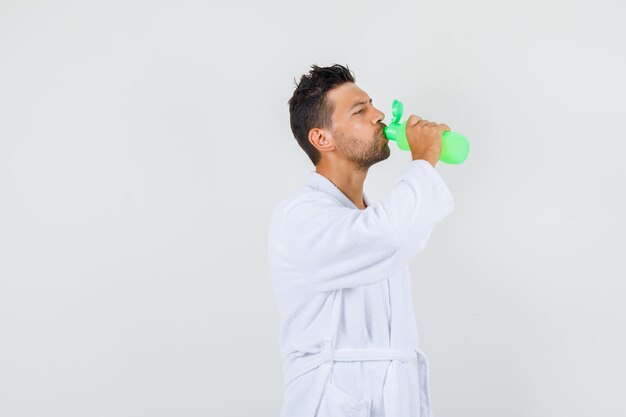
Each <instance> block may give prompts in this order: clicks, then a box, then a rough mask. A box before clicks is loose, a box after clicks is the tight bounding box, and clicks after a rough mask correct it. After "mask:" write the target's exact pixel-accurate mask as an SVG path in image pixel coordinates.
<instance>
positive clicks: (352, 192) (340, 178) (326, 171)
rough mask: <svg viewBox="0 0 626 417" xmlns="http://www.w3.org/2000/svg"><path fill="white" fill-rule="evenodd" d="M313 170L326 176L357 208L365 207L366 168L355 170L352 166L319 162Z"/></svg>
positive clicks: (362, 208)
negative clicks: (364, 185) (364, 184)
mask: <svg viewBox="0 0 626 417" xmlns="http://www.w3.org/2000/svg"><path fill="white" fill-rule="evenodd" d="M315 172H317V173H318V174H320V175H323V176H324V177H326V178H328V179H329V180H330V182H332V183H333V184H335V186H336V187H337V188H339V190H341V192H342V193H344V194H345V196H346V197H348V198H349V199H350V201H352V203H353V204H354V205H355V206H356V207H357V208H359V209H361V210H364V209H365V208H366V205H365V201H364V200H363V183H364V182H365V177H366V176H367V169H365V170H355V169H354V166H345V167H341V166H337V165H335V166H329V165H325V164H322V163H320V164H319V165H317V166H316V167H315Z"/></svg>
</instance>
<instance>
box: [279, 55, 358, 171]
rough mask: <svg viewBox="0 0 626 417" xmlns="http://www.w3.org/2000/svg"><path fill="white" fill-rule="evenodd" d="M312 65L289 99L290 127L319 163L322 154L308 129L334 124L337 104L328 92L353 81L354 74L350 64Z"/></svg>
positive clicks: (315, 161) (301, 144)
mask: <svg viewBox="0 0 626 417" xmlns="http://www.w3.org/2000/svg"><path fill="white" fill-rule="evenodd" d="M311 68H312V69H311V70H310V71H309V73H308V74H304V75H303V76H302V77H301V78H300V82H299V83H297V82H296V89H295V91H294V92H293V95H292V96H291V98H290V99H289V102H288V103H289V118H290V122H291V131H292V132H293V135H294V137H295V138H296V141H298V144H299V145H300V147H301V148H302V149H303V150H304V152H306V154H307V155H308V157H309V159H311V162H313V165H317V164H318V162H319V160H320V157H321V155H320V152H319V151H318V150H317V149H316V148H315V147H314V146H313V145H312V144H311V142H309V131H310V130H311V129H313V128H315V127H317V128H323V129H327V128H331V127H332V114H333V111H334V108H333V106H332V104H331V103H329V102H328V100H327V93H328V91H330V90H332V89H333V88H335V87H337V86H340V85H341V84H344V83H347V82H351V83H353V82H354V81H355V77H354V74H352V72H351V71H350V69H349V68H348V67H347V66H345V67H344V66H343V65H339V64H334V65H332V66H330V67H318V66H317V65H315V64H314V65H312V66H311ZM294 81H295V79H294Z"/></svg>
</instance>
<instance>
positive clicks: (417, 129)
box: [406, 114, 450, 167]
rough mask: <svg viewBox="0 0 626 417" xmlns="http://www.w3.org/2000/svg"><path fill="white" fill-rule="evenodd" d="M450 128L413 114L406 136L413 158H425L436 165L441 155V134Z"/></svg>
mask: <svg viewBox="0 0 626 417" xmlns="http://www.w3.org/2000/svg"><path fill="white" fill-rule="evenodd" d="M446 130H450V128H449V127H448V126H447V125H445V124H443V123H435V122H429V121H428V120H425V119H422V118H421V117H419V116H416V115H414V114H412V115H411V116H410V117H409V120H407V123H406V138H407V141H408V142H409V147H410V148H411V154H412V156H413V160H416V159H425V160H426V161H428V162H430V164H431V165H432V166H433V167H434V166H435V165H436V164H437V162H438V161H439V157H440V156H441V135H442V134H443V132H445V131H446Z"/></svg>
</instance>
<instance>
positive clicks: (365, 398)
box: [268, 160, 454, 417]
mask: <svg viewBox="0 0 626 417" xmlns="http://www.w3.org/2000/svg"><path fill="white" fill-rule="evenodd" d="M363 198H364V200H365V204H366V206H367V207H366V208H365V209H364V210H360V209H359V208H358V207H356V206H355V205H354V204H353V203H352V202H351V201H350V199H348V197H346V196H345V195H344V194H343V193H342V192H341V190H339V189H338V188H337V187H336V186H335V185H334V184H333V183H332V182H331V181H330V180H329V179H327V178H326V177H324V176H323V175H321V174H318V173H317V172H315V171H311V172H310V174H309V178H308V181H307V183H306V185H304V186H302V187H300V188H298V189H297V190H296V191H294V192H293V193H291V194H290V195H289V196H287V197H286V198H284V199H282V200H281V201H280V202H279V203H278V204H277V205H276V207H275V209H274V211H273V214H272V218H271V221H270V225H269V231H268V256H269V267H270V273H271V277H272V286H273V289H274V294H275V297H276V301H277V304H278V310H279V313H280V317H281V327H280V341H279V344H280V352H281V357H282V360H283V364H282V365H283V366H282V373H283V377H284V396H283V404H282V411H281V417H344V416H345V417H357V416H358V417H379V416H380V417H382V416H385V417H431V416H432V411H431V407H430V401H429V393H428V369H427V366H428V363H427V359H426V356H425V355H424V353H423V352H422V351H421V350H420V349H419V337H418V333H417V326H416V322H415V313H414V310H413V303H412V299H411V273H410V267H409V266H410V261H411V259H413V257H414V256H415V255H416V254H417V253H418V252H420V251H421V250H422V249H423V248H424V247H425V245H426V243H427V242H428V240H429V238H430V235H431V233H432V229H433V227H434V226H435V225H436V224H437V223H439V222H440V221H442V220H443V219H444V218H445V217H446V216H447V215H448V214H449V213H450V212H452V210H453V209H454V199H453V197H452V195H451V193H450V191H449V190H448V188H447V186H446V184H445V183H444V181H443V179H442V178H441V176H440V175H439V173H438V172H437V171H436V170H435V168H434V167H433V166H432V165H430V163H428V162H427V161H425V160H414V161H410V162H409V163H407V166H406V168H405V169H404V171H403V172H402V174H401V175H400V176H399V177H398V178H397V180H396V181H395V182H394V184H393V186H392V188H391V190H390V191H389V192H388V193H387V194H386V195H385V196H384V197H383V198H381V199H380V200H379V201H376V202H371V201H369V200H368V198H367V195H365V193H364V197H363Z"/></svg>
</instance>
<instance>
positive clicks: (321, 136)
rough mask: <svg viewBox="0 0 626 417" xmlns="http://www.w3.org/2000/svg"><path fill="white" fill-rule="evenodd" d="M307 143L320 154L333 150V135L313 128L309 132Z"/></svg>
mask: <svg viewBox="0 0 626 417" xmlns="http://www.w3.org/2000/svg"><path fill="white" fill-rule="evenodd" d="M309 142H311V144H312V145H313V146H315V148H316V149H317V150H319V151H320V152H323V151H331V150H333V149H335V143H334V139H333V135H332V134H331V133H330V132H329V131H328V130H326V129H319V128H317V127H315V128H313V129H311V130H309Z"/></svg>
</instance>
